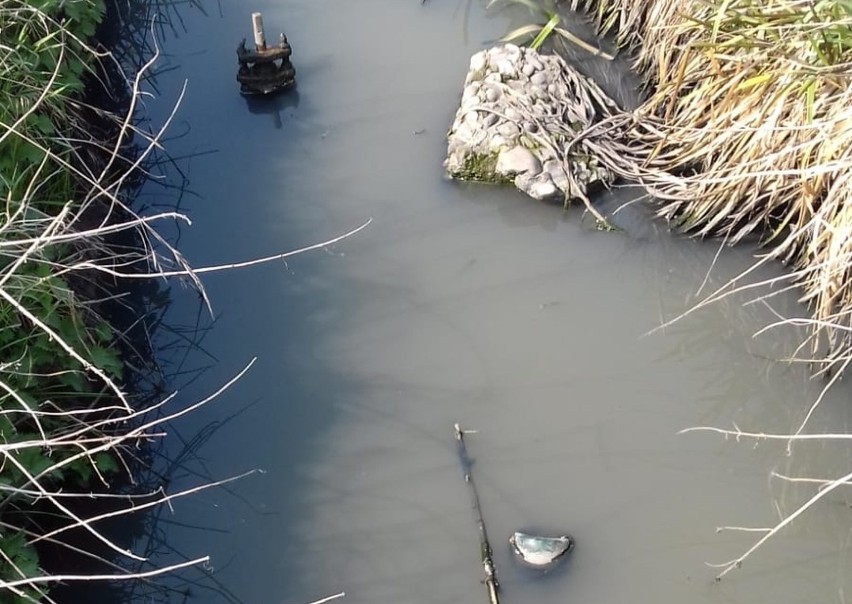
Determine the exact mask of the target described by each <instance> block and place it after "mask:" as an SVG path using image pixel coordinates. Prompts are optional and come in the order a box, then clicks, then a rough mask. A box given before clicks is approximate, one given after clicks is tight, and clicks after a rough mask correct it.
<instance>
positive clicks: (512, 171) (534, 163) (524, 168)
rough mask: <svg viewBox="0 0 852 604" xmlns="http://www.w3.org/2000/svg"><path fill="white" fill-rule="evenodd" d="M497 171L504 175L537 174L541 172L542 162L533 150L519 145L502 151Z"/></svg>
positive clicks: (498, 159) (498, 158)
mask: <svg viewBox="0 0 852 604" xmlns="http://www.w3.org/2000/svg"><path fill="white" fill-rule="evenodd" d="M495 171H496V172H497V173H498V174H501V175H503V176H515V175H517V174H524V175H527V176H535V175H536V174H538V173H539V172H541V163H540V162H539V161H538V159H537V158H536V156H535V155H533V153H532V151H530V150H529V149H526V148H524V147H521V146H520V145H518V146H517V147H512V148H511V149H507V150H505V151H503V152H501V153H500V155H498V156H497V167H496V168H495Z"/></svg>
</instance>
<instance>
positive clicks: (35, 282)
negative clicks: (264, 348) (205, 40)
mask: <svg viewBox="0 0 852 604" xmlns="http://www.w3.org/2000/svg"><path fill="white" fill-rule="evenodd" d="M4 7H5V4H3V3H2V2H0V18H6V17H8V15H7V13H6V11H5V9H4ZM21 10H23V11H24V12H25V13H26V16H27V18H30V19H32V20H33V23H35V24H37V25H38V26H39V27H42V28H44V30H45V31H46V32H49V31H53V30H52V29H51V28H53V29H55V30H57V31H60V32H61V33H60V34H57V35H58V36H59V37H60V38H62V36H70V35H71V34H70V33H68V32H67V31H65V30H64V29H62V27H61V26H60V25H59V24H58V23H56V22H55V21H52V20H51V19H50V18H49V17H48V16H46V15H44V14H43V13H41V12H39V11H38V10H37V9H34V8H31V7H28V8H25V9H21ZM17 16H20V15H17ZM76 41H77V42H78V44H79V46H80V47H82V48H84V49H85V50H86V52H89V53H90V54H91V56H97V57H99V58H101V59H104V60H111V59H110V57H108V56H106V55H103V54H98V53H96V52H95V51H94V50H93V49H91V48H89V47H87V46H85V44H83V43H82V41H79V40H76ZM62 48H64V47H62V46H61V47H60V49H62ZM4 50H5V49H4V48H2V47H0V64H2V61H3V60H4V56H3V52H4ZM158 56H159V49H158V48H156V46H155V47H154V52H153V55H152V56H151V57H150V59H149V60H148V61H146V62H145V63H144V64H143V65H142V67H141V69H139V70H138V72H137V73H136V74H135V76H134V77H133V78H132V79H128V80H127V81H128V82H129V83H130V88H131V90H130V96H131V99H132V100H131V104H130V111H128V113H127V114H126V115H125V116H124V117H123V118H121V119H116V122H115V123H116V125H117V134H116V138H115V139H113V140H112V142H111V143H109V144H107V143H104V142H103V141H98V140H95V139H94V138H93V137H91V136H87V135H86V132H85V129H83V128H78V130H79V131H78V132H76V133H75V135H74V136H71V137H66V138H64V139H63V138H59V137H57V139H56V140H55V141H52V143H51V144H48V143H47V142H45V141H43V140H41V139H38V138H36V137H34V136H33V135H32V134H31V132H30V131H28V130H27V129H26V128H25V124H26V123H27V120H28V118H29V117H30V116H33V115H36V114H37V113H39V112H42V111H46V109H45V106H46V105H47V104H48V103H49V101H50V100H51V99H52V98H53V97H54V95H57V94H59V92H57V89H56V81H57V79H58V74H59V73H60V70H61V68H62V65H63V61H64V60H65V58H66V55H65V53H64V51H63V50H60V52H59V55H58V59H57V65H56V67H55V69H54V70H53V72H52V73H51V75H50V77H48V78H47V83H46V85H45V88H44V89H43V90H41V91H39V94H37V95H34V96H33V98H32V100H31V104H30V105H29V106H28V107H27V109H26V111H24V112H23V114H22V115H20V116H18V117H17V118H16V119H15V120H13V121H12V122H11V123H2V120H0V144H2V143H3V142H4V141H9V140H13V139H17V140H18V141H21V142H22V143H24V144H27V145H30V146H31V147H32V148H33V149H36V150H38V151H39V152H41V153H43V159H42V160H41V162H40V165H39V166H37V167H36V168H35V169H34V170H33V171H32V172H31V173H30V174H29V176H28V181H27V182H25V183H20V185H21V186H19V187H18V188H17V190H18V191H20V198H17V197H13V194H12V187H8V190H9V195H8V198H7V199H5V200H4V202H5V211H4V212H0V310H2V311H3V312H8V313H10V314H12V315H13V316H15V317H16V318H17V320H18V322H19V325H20V326H21V328H22V329H23V330H25V331H26V332H27V333H29V334H31V337H32V338H39V337H40V338H46V339H47V340H49V341H50V342H52V343H54V344H55V345H57V346H58V347H59V348H61V350H62V351H64V353H65V354H66V355H67V360H66V361H67V362H66V364H65V367H68V366H71V367H73V368H72V369H62V368H60V369H57V370H56V371H50V372H43V373H37V372H34V371H32V370H31V368H30V367H29V366H28V365H27V356H26V354H22V355H21V356H20V358H17V359H4V360H3V361H2V362H0V402H1V403H2V405H3V406H2V408H0V420H3V421H7V422H8V425H9V426H11V427H12V429H11V430H9V431H7V432H3V433H0V473H14V474H15V475H17V476H18V477H19V478H20V479H19V480H18V481H16V482H15V483H13V484H6V483H5V481H4V484H2V485H0V512H2V510H3V508H5V507H7V506H9V505H13V504H14V505H18V506H27V505H30V504H34V503H41V504H49V507H50V509H51V510H52V511H53V512H55V513H56V514H58V515H59V516H61V517H62V523H61V524H59V525H58V527H56V528H44V529H41V528H39V527H33V526H22V525H18V524H17V523H13V522H11V521H7V519H6V518H3V519H2V520H0V527H2V532H3V535H10V534H16V533H19V534H23V535H25V536H26V541H27V543H28V544H30V545H31V544H35V543H42V542H44V543H51V544H53V545H56V546H59V547H63V548H66V549H67V550H68V551H79V548H78V547H76V546H75V545H74V544H73V543H72V542H71V540H72V539H73V537H71V536H69V533H72V532H79V531H85V532H86V533H88V535H90V536H91V537H92V538H93V539H95V540H97V541H98V542H99V543H101V544H102V545H103V546H104V548H106V549H107V550H109V551H110V552H112V553H113V554H115V555H116V556H117V557H116V558H115V559H107V558H108V556H102V555H100V554H96V553H94V552H88V555H89V556H90V557H92V558H94V559H98V560H101V562H102V563H103V564H104V565H105V566H106V567H108V568H110V569H112V570H113V571H115V572H110V573H108V574H93V575H74V574H68V575H65V574H57V575H47V574H44V573H42V574H41V575H39V574H33V573H32V571H27V570H26V569H24V568H23V567H22V566H21V565H19V564H17V563H16V562H15V560H14V559H13V557H12V556H11V555H7V552H5V551H4V550H3V548H2V547H0V562H5V565H6V566H7V567H8V568H11V569H12V572H13V573H14V574H15V575H16V576H14V577H13V578H8V577H6V578H0V598H4V597H5V596H15V597H17V598H21V599H24V600H29V601H33V602H36V601H38V600H39V599H42V598H44V599H45V600H46V601H49V597H48V596H47V595H46V592H45V589H46V587H47V586H48V585H50V584H54V583H57V582H69V581H93V580H111V581H114V580H136V579H144V578H150V577H154V576H156V575H160V574H163V573H168V572H172V571H174V570H178V569H181V568H185V567H187V566H193V565H198V564H202V563H205V562H207V561H208V558H207V557H199V558H196V559H193V560H188V561H186V562H182V563H180V564H175V565H171V566H165V567H162V568H154V569H151V570H144V571H139V572H133V571H130V570H127V568H128V567H130V566H133V563H134V562H144V561H146V557H145V556H144V555H140V554H139V553H137V552H135V551H132V549H128V548H126V547H123V546H122V545H121V544H119V543H117V542H116V541H115V540H113V539H112V538H111V537H109V536H108V535H107V534H106V533H105V532H104V530H103V529H102V528H101V527H102V523H103V521H104V520H107V519H114V518H116V517H121V516H129V515H131V514H135V513H137V512H140V511H144V510H147V509H150V508H153V507H156V506H162V505H165V506H170V504H171V502H172V501H173V500H175V499H176V498H180V497H185V496H189V495H192V494H194V493H197V492H199V491H201V490H205V489H209V488H213V487H217V486H221V485H224V484H226V483H229V482H231V481H233V480H237V479H239V478H242V477H245V476H247V475H249V474H252V473H255V472H257V471H258V470H252V471H249V472H245V473H243V474H240V475H238V476H234V477H230V478H226V479H223V480H219V481H212V482H209V483H205V484H201V485H196V486H193V487H189V488H186V489H184V490H181V491H178V492H174V493H168V492H167V491H166V489H165V488H163V487H160V488H153V489H150V490H149V491H148V492H146V493H137V494H132V493H131V494H124V493H115V492H110V491H109V490H108V488H109V484H108V481H109V479H110V475H109V474H106V473H105V472H103V471H102V469H101V468H99V463H100V462H99V460H102V459H104V457H103V455H105V454H106V455H108V456H109V457H110V458H111V459H112V460H114V462H115V463H117V464H118V466H119V467H123V468H124V471H125V473H127V474H129V475H130V476H129V477H130V479H131V480H133V478H134V477H133V476H132V473H133V468H135V467H137V465H136V464H135V463H134V461H133V459H132V458H133V457H134V456H135V455H136V453H135V451H138V450H139V449H140V448H141V447H143V446H145V443H148V442H150V441H152V440H156V439H161V438H163V437H164V436H165V435H166V433H167V428H168V425H169V422H170V421H172V420H174V419H176V418H178V417H181V416H183V415H186V414H189V413H192V412H194V411H195V410H197V409H199V408H200V407H202V406H204V405H207V404H209V403H211V402H212V401H214V400H215V399H217V398H218V397H220V396H221V395H222V393H224V392H225V391H226V390H227V389H228V388H230V387H231V386H232V385H233V384H234V383H235V382H236V381H237V380H239V379H240V377H241V376H242V375H244V374H245V372H247V371H248V370H249V369H250V367H251V366H252V364H253V363H254V360H252V361H250V362H249V363H247V365H246V366H245V367H244V368H243V369H242V370H241V371H239V372H238V373H237V374H236V375H235V376H234V377H233V378H232V379H230V380H228V381H227V382H226V383H224V384H223V385H222V386H221V387H219V388H218V389H216V390H215V391H214V392H213V393H211V394H210V395H209V396H207V397H204V398H203V399H201V400H198V401H196V402H194V403H191V404H188V405H184V406H182V407H178V408H174V402H175V400H176V396H177V392H174V393H172V394H169V395H167V396H164V397H162V398H160V399H159V400H157V401H153V402H150V403H147V404H144V405H142V406H141V407H139V406H138V405H137V404H136V403H135V402H134V400H133V399H132V398H131V397H129V396H128V395H127V394H126V393H125V392H124V389H123V386H122V383H121V381H120V380H119V379H118V378H117V377H115V373H112V372H110V371H108V370H107V369H105V368H103V367H101V366H99V364H98V362H97V360H96V358H95V357H94V355H93V350H92V348H93V347H92V346H90V345H87V344H86V343H85V342H84V341H82V340H81V342H82V343H81V342H75V341H72V340H71V339H69V337H68V335H67V334H66V333H63V332H61V331H60V330H58V329H56V328H55V327H53V326H52V325H50V324H48V321H47V320H45V319H44V318H43V316H41V315H40V314H39V312H38V310H37V309H36V308H34V302H33V296H32V292H34V291H38V288H39V287H42V288H43V287H46V286H48V285H49V284H50V283H51V282H52V281H51V280H55V279H56V278H58V277H70V276H74V277H75V278H82V279H86V280H91V279H92V278H93V275H97V276H98V277H97V278H104V276H107V277H109V278H110V279H111V280H112V281H113V282H116V283H118V282H121V281H123V280H131V279H168V278H171V277H178V278H183V279H186V280H188V281H189V282H190V284H191V285H193V286H194V287H195V288H196V290H197V291H198V292H199V293H200V295H201V296H202V297H203V299H204V300H205V303H206V304H207V305H208V307H209V306H210V302H209V300H208V299H207V297H206V294H205V292H204V287H203V284H202V281H201V278H200V275H201V274H204V273H209V272H216V271H223V270H230V269H237V268H242V267H248V266H254V265H257V264H262V263H268V262H272V261H277V260H281V259H285V258H288V257H291V256H293V255H296V254H301V253H304V252H308V251H311V250H317V249H321V248H325V247H328V246H331V245H333V244H335V243H338V242H340V241H342V240H344V239H346V238H348V237H350V236H352V235H354V234H355V233H357V232H359V231H361V230H362V229H364V228H365V227H366V226H367V225H368V224H369V223H370V220H368V221H366V222H365V223H364V224H362V225H361V226H359V227H357V228H355V229H352V230H350V231H348V232H346V233H344V234H342V235H338V236H335V237H332V238H330V239H328V240H326V241H323V242H321V243H317V244H314V245H309V246H305V247H302V248H299V249H296V250H292V251H287V252H282V253H279V254H275V255H271V256H268V257H265V258H257V259H254V260H248V261H243V262H236V263H230V264H224V265H218V266H210V267H204V268H199V269H194V268H193V267H192V266H190V264H189V262H188V261H187V260H186V259H185V258H184V257H183V256H182V254H181V253H180V252H179V251H178V250H177V249H176V248H175V247H174V246H173V245H172V244H171V243H170V242H169V241H167V240H166V239H165V238H164V237H163V236H162V235H161V234H160V233H159V232H158V231H157V230H156V226H157V224H158V223H160V222H162V221H164V220H172V221H175V220H176V221H183V222H185V223H187V224H189V222H190V221H189V219H188V218H187V217H186V216H185V215H183V214H180V213H177V212H161V213H158V214H153V215H149V216H140V215H137V214H136V213H135V212H133V211H132V209H131V208H130V207H128V206H127V204H126V203H125V201H124V200H123V199H122V195H123V188H124V186H125V185H126V184H127V183H128V182H129V181H130V180H131V179H132V178H133V177H134V176H135V175H136V174H138V173H139V171H141V170H143V164H144V162H146V161H148V159H149V158H150V156H151V155H152V154H153V153H155V152H157V151H158V150H159V149H160V142H161V140H162V137H163V133H164V132H165V129H166V128H167V127H168V125H169V122H170V121H171V120H172V119H173V117H174V115H175V114H176V112H177V110H178V107H179V105H180V99H181V98H182V95H183V92H181V95H180V97H179V98H178V100H177V102H175V104H174V106H173V109H172V112H171V114H170V116H169V118H168V119H167V120H166V123H165V124H163V126H162V127H161V128H159V129H157V130H156V131H154V132H146V131H145V130H144V129H142V128H140V127H138V126H137V125H136V123H135V122H134V120H135V117H136V116H135V108H136V106H137V104H138V102H139V99H140V98H141V97H142V95H143V91H142V89H141V86H142V82H143V81H144V79H145V78H146V77H147V72H148V70H150V69H151V67H152V65H153V64H154V62H155V61H156V60H157V58H158ZM184 88H185V86H184ZM70 119H71V121H72V122H73V120H74V119H76V118H75V117H74V116H71V118H70ZM132 137H135V139H136V140H139V139H140V138H141V139H142V140H143V141H144V144H142V146H141V148H140V149H138V153H137V154H135V155H134V157H132V158H128V157H124V156H123V155H122V154H123V153H124V149H125V147H126V143H127V141H129V140H130V139H131V138H132ZM81 143H85V144H84V145H82V147H88V148H97V149H100V150H104V149H107V150H108V155H107V156H106V159H105V161H104V163H102V164H100V165H101V167H100V169H98V170H90V169H89V168H87V167H86V166H87V165H88V163H87V162H86V158H85V157H83V155H82V153H83V152H82V151H80V149H79V148H78V147H81ZM119 168H120V169H119ZM50 171H53V173H56V171H65V172H67V173H68V174H70V175H71V176H72V177H73V178H74V179H75V180H76V181H77V182H78V183H79V185H80V186H82V187H85V188H87V189H88V192H87V193H86V194H85V195H83V197H82V199H78V200H75V201H67V202H66V203H63V204H62V205H61V207H59V208H58V209H56V210H55V211H54V212H52V213H51V214H46V213H45V211H44V210H43V209H41V208H40V206H39V204H38V201H39V199H40V195H42V193H43V190H44V188H45V186H46V185H45V181H47V180H49V178H48V177H49V176H51V174H48V172H50ZM96 207H101V208H107V211H106V212H104V213H102V215H103V216H104V218H103V219H102V220H101V221H100V224H97V225H95V226H92V225H91V224H89V223H90V222H91V220H88V222H87V221H86V216H88V214H87V213H88V212H89V211H90V210H92V208H96ZM116 217H119V218H116ZM116 234H128V235H129V236H130V238H131V239H132V240H134V241H138V242H140V245H141V246H142V247H141V249H138V250H136V251H131V252H116V251H114V250H110V249H109V248H108V246H107V245H106V244H105V243H104V238H105V237H106V236H108V235H109V236H114V235H116ZM33 266H35V267H38V268H39V269H44V271H43V272H42V273H39V272H38V271H36V274H35V275H34V274H33V271H32V267H33ZM53 294H54V295H56V296H59V297H60V298H61V299H62V301H63V302H64V303H67V305H68V308H70V309H72V311H69V312H71V313H72V314H74V313H78V314H79V315H80V317H79V318H77V323H76V324H78V325H79V326H80V328H81V329H82V328H85V326H86V324H87V321H88V320H90V319H93V318H99V317H96V315H95V311H94V310H93V308H94V305H93V304H91V301H90V300H89V301H82V300H79V299H78V298H77V296H76V294H75V293H74V292H73V291H72V290H71V288H70V287H65V286H63V287H61V288H60V287H58V286H56V287H55V291H53ZM71 374H79V375H81V376H83V377H84V379H85V380H88V381H89V382H90V383H94V384H96V385H97V387H96V388H93V391H94V392H96V393H100V394H106V395H108V396H106V397H103V396H102V397H101V400H103V401H104V403H103V404H98V405H94V404H92V405H80V406H79V407H70V408H67V409H66V408H62V407H61V406H58V405H57V404H56V403H55V402H54V401H52V400H49V399H48V398H44V399H41V400H36V401H35V402H33V401H32V400H31V399H30V398H29V395H25V393H23V392H21V391H18V390H17V389H16V387H15V386H14V385H13V383H14V382H13V380H11V379H7V378H13V377H14V378H15V379H26V378H28V377H34V376H36V375H39V376H44V375H49V376H53V377H61V376H68V375H71ZM25 425H28V426H31V428H30V429H29V430H23V429H21V430H20V432H19V431H18V430H17V429H16V428H17V427H20V426H25ZM52 426H61V427H59V428H55V427H52ZM44 452H50V456H49V457H48V456H47V455H46V454H44ZM30 453H38V454H39V455H43V457H44V458H45V459H47V460H49V461H48V462H47V463H46V464H45V465H44V466H39V467H37V468H36V469H32V468H31V467H30V466H28V464H27V463H25V462H24V461H22V460H23V459H24V458H25V457H26V456H27V455H28V454H30ZM81 465H84V466H87V467H88V468H89V470H90V472H91V475H92V477H93V478H95V479H97V480H98V481H99V482H100V487H99V488H97V489H96V488H95V487H96V486H98V485H97V482H94V481H93V484H92V485H88V486H84V487H80V488H79V489H78V490H76V491H75V490H74V489H72V488H68V486H67V485H64V486H63V487H62V488H59V487H58V486H57V482H56V477H57V476H60V475H62V474H63V472H68V471H70V469H71V468H72V467H79V466H81ZM83 500H90V501H108V502H111V503H112V504H113V505H112V506H111V508H110V510H109V511H107V512H103V511H100V512H98V513H94V512H92V513H81V512H80V511H79V510H78V509H77V507H76V506H74V505H73V504H75V503H79V502H80V501H83ZM339 597H343V594H342V593H341V594H337V595H334V596H330V597H328V598H325V599H323V600H318V601H317V604H319V603H321V602H327V601H330V600H333V599H336V598H339Z"/></svg>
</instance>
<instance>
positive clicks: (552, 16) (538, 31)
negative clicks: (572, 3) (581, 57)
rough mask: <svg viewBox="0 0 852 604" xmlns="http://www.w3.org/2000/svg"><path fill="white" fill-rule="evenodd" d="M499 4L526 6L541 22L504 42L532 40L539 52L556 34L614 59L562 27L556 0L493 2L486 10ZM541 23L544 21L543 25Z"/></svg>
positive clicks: (507, 36)
mask: <svg viewBox="0 0 852 604" xmlns="http://www.w3.org/2000/svg"><path fill="white" fill-rule="evenodd" d="M499 4H504V5H511V4H514V5H521V6H525V7H527V8H528V9H529V10H530V12H531V13H532V14H533V16H535V17H537V19H539V20H540V22H539V23H535V24H529V25H524V26H521V27H519V28H517V29H514V30H512V31H511V32H509V33H508V34H506V35H505V36H503V38H502V39H501V40H502V41H503V42H512V41H515V40H523V39H530V38H532V40H531V41H530V43H529V44H528V46H529V47H530V48H532V49H533V50H538V49H539V48H541V46H542V44H544V42H545V41H546V40H547V39H548V38H549V37H550V36H551V35H552V34H554V33H555V34H557V35H558V36H560V37H561V38H562V39H564V40H566V41H568V42H570V43H571V44H573V45H575V46H577V47H578V48H581V49H583V50H584V51H586V52H588V53H590V54H592V55H594V56H596V57H602V58H605V59H607V60H612V59H613V57H612V55H610V54H608V53H606V52H604V51H602V50H601V49H599V48H597V47H595V46H593V45H591V44H589V43H588V42H586V41H585V40H583V39H581V38H579V37H578V36H576V35H574V34H573V33H571V32H570V31H568V30H567V29H565V28H564V27H560V23H562V19H563V17H562V15H561V14H560V13H559V8H558V7H557V5H556V2H555V1H554V0H491V1H490V2H489V3H488V5H487V7H486V8H487V9H491V8H494V7H495V6H497V5H499ZM541 21H543V23H542V22H541Z"/></svg>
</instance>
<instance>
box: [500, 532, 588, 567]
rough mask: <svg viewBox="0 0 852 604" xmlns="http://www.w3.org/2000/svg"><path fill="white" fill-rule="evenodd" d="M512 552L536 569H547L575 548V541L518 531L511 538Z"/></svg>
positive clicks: (564, 537)
mask: <svg viewBox="0 0 852 604" xmlns="http://www.w3.org/2000/svg"><path fill="white" fill-rule="evenodd" d="M509 544H510V545H511V546H512V551H514V552H515V554H516V555H517V556H518V558H520V560H521V561H522V562H524V563H526V564H528V565H530V566H534V567H536V568H547V567H548V566H551V565H553V564H554V563H555V562H556V561H557V560H559V559H560V558H561V557H562V556H564V555H565V554H567V553H568V552H570V551H571V549H572V548H573V547H574V539H572V538H571V537H569V536H568V535H562V536H560V537H541V536H538V535H528V534H526V533H521V532H519V531H516V532H515V533H514V534H513V535H512V536H511V537H509Z"/></svg>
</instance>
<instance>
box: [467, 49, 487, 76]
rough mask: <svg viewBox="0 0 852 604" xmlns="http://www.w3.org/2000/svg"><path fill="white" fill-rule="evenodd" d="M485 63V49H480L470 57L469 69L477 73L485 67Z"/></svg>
mask: <svg viewBox="0 0 852 604" xmlns="http://www.w3.org/2000/svg"><path fill="white" fill-rule="evenodd" d="M486 63H487V60H486V58H485V51H480V52H478V53H476V54H475V55H473V56H472V57H471V58H470V71H472V72H473V73H478V72H480V71H482V70H483V69H485V65H486Z"/></svg>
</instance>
